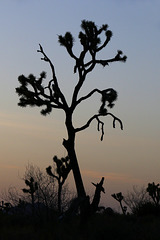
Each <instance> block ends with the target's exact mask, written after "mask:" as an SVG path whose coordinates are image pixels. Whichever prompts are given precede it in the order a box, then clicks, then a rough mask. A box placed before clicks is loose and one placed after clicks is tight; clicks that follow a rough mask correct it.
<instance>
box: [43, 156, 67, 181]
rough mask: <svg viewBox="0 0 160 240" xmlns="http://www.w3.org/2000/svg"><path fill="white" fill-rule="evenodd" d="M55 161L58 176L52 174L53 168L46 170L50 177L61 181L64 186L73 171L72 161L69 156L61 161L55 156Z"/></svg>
mask: <svg viewBox="0 0 160 240" xmlns="http://www.w3.org/2000/svg"><path fill="white" fill-rule="evenodd" d="M53 161H54V162H55V163H56V172H57V174H58V176H56V175H54V174H53V173H52V171H51V169H52V167H51V166H49V167H48V168H46V171H47V173H48V175H49V176H51V177H55V178H56V179H57V180H59V181H61V183H62V184H63V183H64V182H65V180H66V178H67V176H68V174H69V172H70V170H71V164H70V159H69V157H68V156H66V157H65V158H63V157H62V158H61V159H59V158H58V157H57V156H54V157H53Z"/></svg>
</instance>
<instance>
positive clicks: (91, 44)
mask: <svg viewBox="0 0 160 240" xmlns="http://www.w3.org/2000/svg"><path fill="white" fill-rule="evenodd" d="M81 28H82V30H83V32H82V31H81V32H80V33H79V39H80V42H81V44H82V45H83V47H84V49H86V50H94V51H96V50H97V49H98V46H99V44H101V39H100V37H99V35H100V34H101V33H102V31H104V32H105V35H106V37H107V38H108V41H110V38H111V36H112V32H111V31H109V30H107V28H108V25H107V24H105V25H102V27H100V28H99V29H98V27H97V26H96V25H95V23H94V22H92V21H86V20H83V21H82V24H81Z"/></svg>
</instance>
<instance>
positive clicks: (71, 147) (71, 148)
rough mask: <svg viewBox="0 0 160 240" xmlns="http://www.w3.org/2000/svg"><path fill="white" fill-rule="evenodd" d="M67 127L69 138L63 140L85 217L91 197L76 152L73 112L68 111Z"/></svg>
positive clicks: (81, 210)
mask: <svg viewBox="0 0 160 240" xmlns="http://www.w3.org/2000/svg"><path fill="white" fill-rule="evenodd" d="M66 128H67V132H68V139H67V140H66V139H64V140H63V146H64V147H65V148H66V150H67V152H68V156H69V158H70V163H71V168H72V172H73V177H74V180H75V185H76V190H77V195H78V198H79V200H80V212H81V217H82V219H85V216H86V214H87V209H89V198H87V196H86V192H85V189H84V185H83V181H82V177H81V173H80V169H79V165H78V160H77V156H76V152H75V130H74V127H73V125H72V114H70V113H66Z"/></svg>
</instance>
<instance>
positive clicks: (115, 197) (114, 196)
mask: <svg viewBox="0 0 160 240" xmlns="http://www.w3.org/2000/svg"><path fill="white" fill-rule="evenodd" d="M111 196H112V197H113V198H114V199H115V200H117V201H118V202H119V204H120V207H121V210H122V213H123V214H124V215H125V214H126V211H127V207H126V206H123V204H122V201H123V199H124V197H123V195H122V193H121V192H119V193H114V194H112V195H111Z"/></svg>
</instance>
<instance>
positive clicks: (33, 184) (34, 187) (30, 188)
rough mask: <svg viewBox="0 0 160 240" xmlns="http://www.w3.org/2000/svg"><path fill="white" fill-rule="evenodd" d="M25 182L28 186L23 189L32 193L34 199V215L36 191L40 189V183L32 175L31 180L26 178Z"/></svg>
mask: <svg viewBox="0 0 160 240" xmlns="http://www.w3.org/2000/svg"><path fill="white" fill-rule="evenodd" d="M25 184H26V186H27V187H28V188H23V189H22V191H23V192H24V193H28V194H30V196H31V200H32V215H34V208H35V206H34V204H35V192H36V191H37V190H38V184H37V182H35V181H34V178H33V177H31V178H30V179H29V180H27V179H26V180H25Z"/></svg>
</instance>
